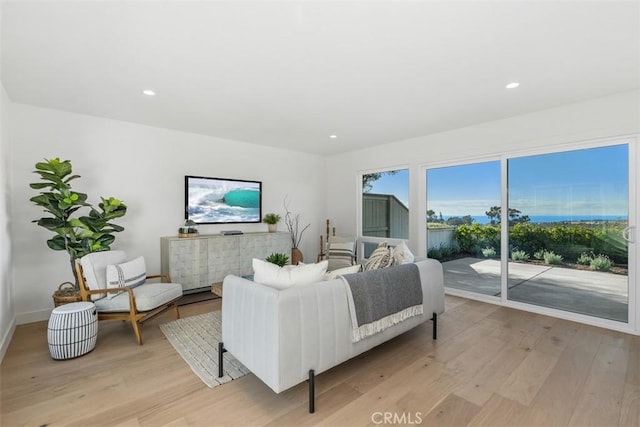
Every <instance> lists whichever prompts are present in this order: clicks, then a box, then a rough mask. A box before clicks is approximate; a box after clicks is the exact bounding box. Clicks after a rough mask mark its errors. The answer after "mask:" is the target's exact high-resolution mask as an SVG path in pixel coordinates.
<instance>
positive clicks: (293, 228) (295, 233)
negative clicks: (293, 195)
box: [284, 199, 311, 265]
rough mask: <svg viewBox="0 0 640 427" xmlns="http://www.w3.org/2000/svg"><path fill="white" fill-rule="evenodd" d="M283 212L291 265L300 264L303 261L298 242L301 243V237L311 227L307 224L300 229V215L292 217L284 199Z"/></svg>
mask: <svg viewBox="0 0 640 427" xmlns="http://www.w3.org/2000/svg"><path fill="white" fill-rule="evenodd" d="M284 210H285V212H286V214H285V215H284V223H285V224H286V225H287V229H288V230H289V233H291V264H293V265H298V264H299V263H300V262H302V261H304V257H303V256H302V251H301V250H300V249H299V246H300V242H301V241H302V235H303V234H304V232H305V230H306V229H307V228H309V227H310V226H311V224H307V225H306V226H305V227H303V228H302V229H300V214H295V215H294V214H293V213H292V212H291V211H290V210H289V207H288V206H287V200H286V199H285V201H284Z"/></svg>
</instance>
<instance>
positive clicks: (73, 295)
mask: <svg viewBox="0 0 640 427" xmlns="http://www.w3.org/2000/svg"><path fill="white" fill-rule="evenodd" d="M52 297H53V305H54V306H56V307H58V306H61V305H63V304H69V303H71V302H80V301H82V296H80V291H79V290H78V289H76V287H75V285H74V284H73V283H71V282H64V283H61V284H60V286H58V290H57V291H55V292H54V293H53V295H52Z"/></svg>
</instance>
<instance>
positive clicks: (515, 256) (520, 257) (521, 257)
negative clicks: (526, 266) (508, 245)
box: [511, 249, 529, 261]
mask: <svg viewBox="0 0 640 427" xmlns="http://www.w3.org/2000/svg"><path fill="white" fill-rule="evenodd" d="M511 259H512V260H514V261H526V260H528V259H529V254H528V253H526V252H525V251H521V250H518V249H514V250H512V251H511Z"/></svg>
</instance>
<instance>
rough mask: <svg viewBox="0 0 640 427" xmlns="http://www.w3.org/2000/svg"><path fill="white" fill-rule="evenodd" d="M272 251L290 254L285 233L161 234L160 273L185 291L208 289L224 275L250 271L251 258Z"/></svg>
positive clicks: (220, 280)
mask: <svg viewBox="0 0 640 427" xmlns="http://www.w3.org/2000/svg"><path fill="white" fill-rule="evenodd" d="M274 252H281V253H285V254H287V256H289V257H291V235H290V234H289V233H245V234H236V235H222V234H209V235H200V236H198V237H188V238H179V237H177V236H176V237H161V238H160V262H161V270H162V273H163V274H169V275H170V276H171V280H172V281H173V282H175V283H180V284H182V288H183V290H184V292H185V293H186V294H188V293H193V292H200V291H204V290H209V289H211V285H212V284H213V283H218V282H222V280H223V279H224V277H225V276H226V275H227V274H235V275H236V276H243V275H247V274H253V268H252V266H251V260H252V259H253V258H259V259H265V258H266V257H268V256H269V255H271V254H272V253H274Z"/></svg>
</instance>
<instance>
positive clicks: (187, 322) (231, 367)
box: [160, 311, 249, 388]
mask: <svg viewBox="0 0 640 427" xmlns="http://www.w3.org/2000/svg"><path fill="white" fill-rule="evenodd" d="M160 330H161V331H162V332H163V333H164V335H165V336H166V337H167V339H168V340H169V342H170V343H171V344H172V345H173V348H175V349H176V351H177V352H178V354H179V355H180V356H182V358H183V359H184V361H185V362H187V364H188V365H189V366H190V367H191V370H192V371H193V372H194V373H195V374H196V375H197V376H198V377H200V379H201V380H202V382H204V383H205V384H206V385H207V386H208V387H210V388H213V387H217V386H219V385H220V384H224V383H226V382H229V381H231V380H235V379H236V378H240V377H243V376H245V375H247V374H248V373H249V370H248V369H247V368H245V367H244V366H243V365H242V364H241V363H240V362H238V361H237V360H236V359H235V358H234V357H233V356H231V355H230V354H229V353H225V354H224V355H223V358H224V376H223V377H221V378H218V342H219V341H220V336H221V334H222V321H221V313H220V311H214V312H211V313H204V314H198V315H197V316H191V317H185V318H182V319H176V320H174V321H172V322H168V323H163V324H162V325H160Z"/></svg>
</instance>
